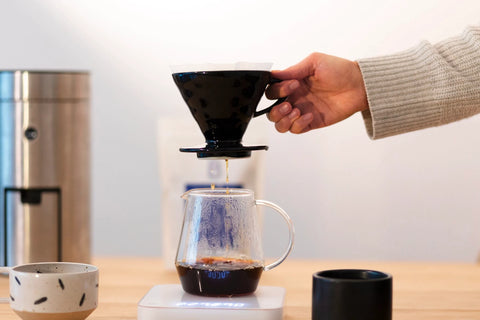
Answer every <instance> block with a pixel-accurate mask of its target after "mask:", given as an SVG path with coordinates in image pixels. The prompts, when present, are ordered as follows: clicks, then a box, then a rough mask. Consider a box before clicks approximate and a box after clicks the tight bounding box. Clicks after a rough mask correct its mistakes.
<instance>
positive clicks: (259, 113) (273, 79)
mask: <svg viewBox="0 0 480 320" xmlns="http://www.w3.org/2000/svg"><path fill="white" fill-rule="evenodd" d="M281 81H283V80H280V79H275V78H272V79H270V82H269V83H268V84H274V83H278V82H281ZM285 100H287V97H283V98H280V99H278V100H277V101H276V102H275V103H274V104H272V105H271V106H270V107H268V108H265V109H263V110H260V111H255V112H254V113H253V117H258V116H261V115H262V114H265V113H269V112H270V110H272V108H273V107H275V106H276V105H279V104H280V103H282V102H284V101H285Z"/></svg>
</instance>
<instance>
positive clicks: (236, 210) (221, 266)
mask: <svg viewBox="0 0 480 320" xmlns="http://www.w3.org/2000/svg"><path fill="white" fill-rule="evenodd" d="M182 197H183V198H184V199H185V200H186V203H185V216H184V221H183V227H182V232H181V236H180V242H179V245H178V251H177V257H176V261H175V266H176V268H177V271H178V274H179V277H180V281H181V283H182V287H183V289H184V290H185V291H186V292H188V293H191V294H197V295H205V296H229V295H240V294H248V293H252V292H254V291H255V290H256V288H257V285H258V282H259V279H260V276H261V274H262V272H263V271H267V270H270V269H272V268H274V267H276V266H278V265H279V264H280V263H282V261H283V260H285V258H286V257H287V256H288V254H289V253H290V251H291V249H292V246H293V238H294V229H293V223H292V221H291V219H290V217H289V216H288V215H287V213H286V212H285V211H284V210H283V209H282V208H280V207H279V206H277V205H276V204H274V203H272V202H269V201H264V200H255V198H254V193H253V191H252V190H247V189H234V188H229V189H193V190H190V191H188V192H186V193H185V194H184V195H183V196H182ZM259 205H262V206H267V207H270V208H273V209H275V210H276V212H278V213H279V214H280V215H281V216H282V217H283V219H284V220H285V221H286V223H287V225H288V230H289V234H288V237H289V239H288V246H287V249H286V250H285V253H284V254H283V255H282V256H281V257H280V258H278V259H277V260H276V261H274V262H273V263H271V264H268V265H265V263H264V256H263V249H262V230H261V219H260V216H259V213H258V211H257V206H259Z"/></svg>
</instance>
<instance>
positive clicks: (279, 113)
mask: <svg viewBox="0 0 480 320" xmlns="http://www.w3.org/2000/svg"><path fill="white" fill-rule="evenodd" d="M268 119H269V120H270V121H272V122H275V129H277V131H278V132H280V133H285V132H287V131H290V132H292V133H303V132H307V131H308V130H309V125H310V123H311V122H312V121H313V115H312V114H311V113H307V114H304V115H302V114H301V112H300V110H299V109H298V108H292V106H291V104H290V103H288V102H285V103H282V104H279V105H278V106H275V107H274V108H273V109H272V110H271V111H270V113H269V114H268Z"/></svg>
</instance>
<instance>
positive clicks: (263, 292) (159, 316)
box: [137, 284, 285, 320]
mask: <svg viewBox="0 0 480 320" xmlns="http://www.w3.org/2000/svg"><path fill="white" fill-rule="evenodd" d="M284 299H285V289H284V288H281V287H269V286H260V287H258V288H257V290H256V291H255V292H254V293H253V294H249V295H245V296H238V297H235V296H234V297H202V296H196V295H192V294H189V293H186V292H185V291H183V289H182V286H181V285H179V284H166V285H156V286H154V287H153V288H152V289H150V291H148V293H147V294H146V295H145V296H144V297H143V298H142V300H140V302H139V303H138V313H137V318H138V320H167V319H168V320H191V319H195V320H201V319H208V320H225V319H228V320H244V319H246V320H281V319H282V317H283V304H284Z"/></svg>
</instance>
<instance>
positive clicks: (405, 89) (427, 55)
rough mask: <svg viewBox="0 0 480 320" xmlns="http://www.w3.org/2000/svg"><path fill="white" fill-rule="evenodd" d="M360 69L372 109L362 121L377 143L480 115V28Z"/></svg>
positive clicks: (362, 62) (361, 62) (370, 62)
mask: <svg viewBox="0 0 480 320" xmlns="http://www.w3.org/2000/svg"><path fill="white" fill-rule="evenodd" d="M358 64H359V66H360V70H361V72H362V75H363V79H364V82H365V88H366V91H367V98H368V103H369V109H368V110H366V111H364V112H363V113H362V115H363V119H364V122H365V126H366V128H367V132H368V134H369V136H370V137H371V138H372V139H379V138H384V137H388V136H392V135H396V134H400V133H405V132H409V131H414V130H419V129H423V128H428V127H433V126H439V125H443V124H446V123H450V122H453V121H457V120H460V119H463V118H467V117H470V116H473V115H475V114H477V113H480V27H469V28H467V29H466V30H465V31H464V32H463V34H462V35H460V36H458V37H454V38H450V39H447V40H444V41H442V42H440V43H437V44H435V45H432V44H430V43H429V42H426V41H424V42H421V43H420V44H419V45H418V46H416V47H414V48H412V49H409V50H406V51H403V52H400V53H397V54H393V55H388V56H382V57H376V58H368V59H361V60H358Z"/></svg>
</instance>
